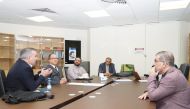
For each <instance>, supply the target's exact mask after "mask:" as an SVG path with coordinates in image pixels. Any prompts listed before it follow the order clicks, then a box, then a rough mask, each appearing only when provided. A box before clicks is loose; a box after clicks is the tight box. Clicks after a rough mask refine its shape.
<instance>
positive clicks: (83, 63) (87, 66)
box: [80, 61, 90, 76]
mask: <svg viewBox="0 0 190 109" xmlns="http://www.w3.org/2000/svg"><path fill="white" fill-rule="evenodd" d="M80 65H81V66H82V67H83V68H84V69H85V70H86V72H87V73H88V75H89V76H90V62H89V61H83V62H81V64H80Z"/></svg>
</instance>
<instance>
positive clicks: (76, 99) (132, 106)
mask: <svg viewBox="0 0 190 109" xmlns="http://www.w3.org/2000/svg"><path fill="white" fill-rule="evenodd" d="M78 83H81V84H82V85H79V84H78ZM85 84H87V85H85ZM89 84H90V85H91V84H92V85H94V86H89ZM96 85H97V86H96ZM145 89H146V83H144V82H134V81H128V82H115V81H114V80H113V79H112V78H110V79H108V80H107V81H103V82H102V81H100V79H99V78H98V77H93V80H75V81H71V82H69V83H68V84H64V85H55V86H53V88H52V94H53V95H55V97H54V99H47V100H44V101H34V102H27V103H20V104H7V103H5V102H4V101H2V100H1V101H0V109H59V108H61V109H116V108H118V109H124V108H125V109H126V108H129V109H155V108H156V106H155V103H152V102H150V101H148V100H139V99H138V96H139V95H140V94H142V93H143V91H144V90H145Z"/></svg>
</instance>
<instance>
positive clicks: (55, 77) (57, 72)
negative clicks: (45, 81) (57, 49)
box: [46, 54, 67, 85]
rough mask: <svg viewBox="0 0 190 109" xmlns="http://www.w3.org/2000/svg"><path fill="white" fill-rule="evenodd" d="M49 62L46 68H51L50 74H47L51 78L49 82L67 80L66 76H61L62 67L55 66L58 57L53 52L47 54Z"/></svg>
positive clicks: (60, 82) (63, 81) (55, 82)
mask: <svg viewBox="0 0 190 109" xmlns="http://www.w3.org/2000/svg"><path fill="white" fill-rule="evenodd" d="M48 61H49V64H48V65H47V66H46V67H47V68H51V69H52V74H51V75H50V76H49V77H50V78H51V84H53V85H55V84H64V83H66V82H67V80H66V78H64V77H63V71H64V70H63V68H60V67H58V66H57V64H58V61H59V60H58V58H57V56H56V55H55V54H49V56H48Z"/></svg>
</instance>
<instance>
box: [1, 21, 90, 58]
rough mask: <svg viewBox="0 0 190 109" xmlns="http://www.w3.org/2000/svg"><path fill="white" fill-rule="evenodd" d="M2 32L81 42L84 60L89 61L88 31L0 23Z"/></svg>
mask: <svg viewBox="0 0 190 109" xmlns="http://www.w3.org/2000/svg"><path fill="white" fill-rule="evenodd" d="M0 32H1V33H10V34H15V35H28V36H48V37H64V39H65V40H81V56H82V59H83V60H86V61H89V54H88V53H89V52H88V51H89V45H88V44H89V43H88V42H89V41H88V30H79V29H65V28H54V27H42V26H41V27H40V26H29V25H19V24H8V23H0Z"/></svg>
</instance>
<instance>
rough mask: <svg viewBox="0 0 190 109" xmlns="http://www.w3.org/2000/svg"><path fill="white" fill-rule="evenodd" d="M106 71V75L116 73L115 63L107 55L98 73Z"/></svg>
mask: <svg viewBox="0 0 190 109" xmlns="http://www.w3.org/2000/svg"><path fill="white" fill-rule="evenodd" d="M99 73H104V75H105V76H108V77H109V76H111V75H113V74H115V73H116V71H115V65H114V64H113V63H112V59H111V58H110V57H107V58H106V60H105V62H104V63H101V64H100V65H99V69H98V74H99Z"/></svg>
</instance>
